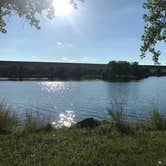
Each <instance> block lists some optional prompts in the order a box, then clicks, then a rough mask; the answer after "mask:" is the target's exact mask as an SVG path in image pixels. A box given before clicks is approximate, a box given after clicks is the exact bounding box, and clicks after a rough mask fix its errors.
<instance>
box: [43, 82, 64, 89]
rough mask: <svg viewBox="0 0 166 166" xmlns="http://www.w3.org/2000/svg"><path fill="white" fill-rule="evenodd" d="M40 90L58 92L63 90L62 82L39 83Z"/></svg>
mask: <svg viewBox="0 0 166 166" xmlns="http://www.w3.org/2000/svg"><path fill="white" fill-rule="evenodd" d="M40 85H41V88H42V90H43V91H48V92H55V91H58V90H65V89H66V88H65V85H64V82H58V81H56V82H49V81H46V82H40Z"/></svg>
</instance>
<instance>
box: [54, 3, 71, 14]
mask: <svg viewBox="0 0 166 166" xmlns="http://www.w3.org/2000/svg"><path fill="white" fill-rule="evenodd" d="M53 7H54V10H55V15H56V16H69V15H70V14H71V12H72V11H73V6H72V4H71V3H70V0H54V1H53Z"/></svg>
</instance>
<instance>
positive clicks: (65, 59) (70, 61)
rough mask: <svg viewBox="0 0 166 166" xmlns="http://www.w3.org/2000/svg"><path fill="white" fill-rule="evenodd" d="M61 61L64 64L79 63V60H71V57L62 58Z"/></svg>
mask: <svg viewBox="0 0 166 166" xmlns="http://www.w3.org/2000/svg"><path fill="white" fill-rule="evenodd" d="M61 60H62V61H63V62H68V63H74V62H77V60H75V59H72V58H69V57H62V58H61Z"/></svg>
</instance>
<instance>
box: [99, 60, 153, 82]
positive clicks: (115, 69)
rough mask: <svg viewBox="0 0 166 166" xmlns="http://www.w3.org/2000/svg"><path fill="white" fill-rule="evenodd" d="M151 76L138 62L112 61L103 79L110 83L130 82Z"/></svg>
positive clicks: (104, 72) (103, 74)
mask: <svg viewBox="0 0 166 166" xmlns="http://www.w3.org/2000/svg"><path fill="white" fill-rule="evenodd" d="M149 75H150V71H149V70H148V69H146V68H142V67H140V66H139V64H138V62H133V63H130V62H126V61H111V62H109V63H108V65H107V66H106V68H105V70H104V71H103V73H102V79H104V80H108V81H118V80H119V81H121V80H122V81H128V80H133V79H141V78H145V77H147V76H149Z"/></svg>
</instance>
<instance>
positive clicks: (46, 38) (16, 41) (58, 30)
mask: <svg viewBox="0 0 166 166" xmlns="http://www.w3.org/2000/svg"><path fill="white" fill-rule="evenodd" d="M143 1H144V0H134V1H133V0H85V2H84V3H79V4H78V5H79V6H78V10H75V11H73V12H72V13H71V15H70V16H68V17H59V16H57V17H56V18H55V19H53V20H48V19H46V18H45V17H44V16H42V18H41V30H36V29H35V28H33V27H31V26H30V25H29V24H28V23H27V22H25V21H24V20H23V19H20V18H18V17H17V16H13V17H11V18H7V23H8V24H7V30H8V33H7V34H0V43H1V44H0V60H17V61H47V62H48V61H50V62H78V63H108V62H109V61H112V60H126V61H138V62H139V63H140V64H153V62H152V57H151V55H149V54H147V57H146V58H145V59H143V60H141V59H140V57H139V55H140V51H139V48H140V45H141V34H142V33H143V27H144V22H143V20H142V15H143V13H144V10H143V9H142V3H143ZM159 47H160V49H161V51H162V56H161V58H160V62H161V63H162V64H163V65H164V64H166V57H165V56H164V54H165V55H166V46H165V43H162V44H160V45H159Z"/></svg>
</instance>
